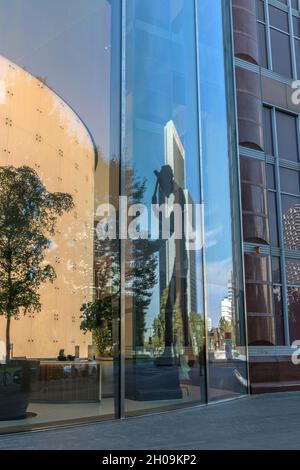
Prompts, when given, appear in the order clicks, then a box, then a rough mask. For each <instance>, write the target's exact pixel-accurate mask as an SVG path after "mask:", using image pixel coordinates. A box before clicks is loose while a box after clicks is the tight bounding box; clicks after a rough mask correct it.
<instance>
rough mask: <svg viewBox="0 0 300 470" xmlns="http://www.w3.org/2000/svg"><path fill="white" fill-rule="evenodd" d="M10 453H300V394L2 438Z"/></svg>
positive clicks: (248, 399)
mask: <svg viewBox="0 0 300 470" xmlns="http://www.w3.org/2000/svg"><path fill="white" fill-rule="evenodd" d="M0 449H1V450H4V449H6V450H10V449H19V450H30V449H34V450H38V449H41V450H78V449H79V450H118V449H119V450H138V449H142V450H203V449H205V450H217V449H219V450H223V449H226V450H246V449H254V450H258V449H276V450H292V449H298V450H299V449H300V393H299V392H292V393H277V394H270V395H256V396H252V397H245V398H240V399H237V400H234V401H228V402H225V403H219V404H213V405H208V406H201V407H200V406H199V407H195V408H188V409H185V410H178V411H173V412H168V413H160V414H154V415H148V416H143V417H135V418H128V419H125V420H121V421H120V420H118V421H117V420H116V421H107V422H99V423H96V424H89V425H85V426H76V427H73V428H71V427H69V428H60V429H52V430H44V431H32V432H28V433H17V434H10V435H0Z"/></svg>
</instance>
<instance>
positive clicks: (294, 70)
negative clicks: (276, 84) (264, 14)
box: [287, 0, 297, 80]
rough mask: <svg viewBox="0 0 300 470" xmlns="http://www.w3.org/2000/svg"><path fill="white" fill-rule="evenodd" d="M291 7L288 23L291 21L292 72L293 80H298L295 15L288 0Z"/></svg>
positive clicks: (288, 0) (289, 0)
mask: <svg viewBox="0 0 300 470" xmlns="http://www.w3.org/2000/svg"><path fill="white" fill-rule="evenodd" d="M287 4H288V7H289V11H288V21H289V30H290V31H289V33H290V48H291V59H292V71H293V78H294V79H295V80H296V78H297V61H296V49H295V40H294V23H293V14H292V5H291V0H287Z"/></svg>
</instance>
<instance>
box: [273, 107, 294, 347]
mask: <svg viewBox="0 0 300 470" xmlns="http://www.w3.org/2000/svg"><path fill="white" fill-rule="evenodd" d="M272 128H273V136H274V137H273V139H274V154H275V182H276V189H277V191H276V200H277V225H278V232H279V234H278V235H279V247H280V267H281V280H282V306H283V323H284V338H285V344H286V346H290V331H289V316H288V298H287V282H286V281H287V280H286V270H285V249H284V233H283V225H282V201H281V185H280V167H279V154H278V139H277V124H276V109H275V107H272Z"/></svg>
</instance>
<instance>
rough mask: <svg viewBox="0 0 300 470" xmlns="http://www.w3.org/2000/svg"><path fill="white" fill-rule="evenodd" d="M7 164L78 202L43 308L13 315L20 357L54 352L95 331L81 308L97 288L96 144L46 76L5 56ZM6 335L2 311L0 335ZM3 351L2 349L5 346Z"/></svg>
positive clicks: (0, 119) (52, 257)
mask: <svg viewBox="0 0 300 470" xmlns="http://www.w3.org/2000/svg"><path fill="white" fill-rule="evenodd" d="M0 84H1V93H0V165H1V166H5V165H13V166H16V167H19V166H22V165H27V166H30V167H32V168H34V169H35V170H36V171H37V173H38V174H39V176H40V177H41V178H42V180H43V182H44V184H45V186H46V188H47V189H48V190H49V191H61V192H67V193H69V194H71V195H72V197H73V200H74V204H75V209H74V210H72V211H71V212H70V213H69V214H65V215H63V216H62V217H61V218H60V219H59V221H58V225H57V231H56V235H55V239H54V240H53V242H52V246H51V248H50V249H49V251H48V252H47V256H46V258H47V261H49V262H50V264H52V265H53V266H54V268H55V271H56V274H57V279H56V281H55V282H54V284H51V283H47V284H45V285H44V286H43V287H42V288H41V291H40V292H41V303H42V311H41V312H39V313H36V314H34V315H28V316H26V317H21V318H20V319H19V320H13V322H12V330H11V331H12V334H11V339H12V344H13V356H14V357H20V356H26V357H32V358H54V357H56V356H57V355H58V351H59V349H64V350H65V353H66V354H72V355H74V353H75V346H79V347H80V357H86V356H87V353H88V344H90V343H91V336H90V335H84V334H83V333H82V332H81V331H80V315H81V313H80V307H81V305H82V303H84V302H86V301H89V300H91V298H92V289H93V214H94V202H93V201H94V167H95V148H94V145H93V142H92V139H91V137H90V135H89V133H88V131H87V129H86V127H85V126H84V125H83V123H82V122H81V121H80V119H79V118H78V117H77V115H76V114H75V113H74V112H73V111H72V110H71V109H70V108H69V107H68V106H67V104H66V103H65V102H64V101H63V100H62V99H61V98H59V97H58V96H57V95H56V94H55V93H54V92H53V91H51V90H50V88H48V87H47V86H46V85H45V84H44V83H43V82H42V81H40V80H39V79H37V78H35V77H33V76H31V75H30V74H29V73H27V72H26V71H24V70H23V69H22V68H20V67H18V66H16V65H15V64H13V63H11V62H10V61H8V60H7V59H5V58H3V57H0ZM4 338H5V324H4V319H3V318H1V317H0V342H1V341H2V347H3V342H4ZM0 353H1V350H0Z"/></svg>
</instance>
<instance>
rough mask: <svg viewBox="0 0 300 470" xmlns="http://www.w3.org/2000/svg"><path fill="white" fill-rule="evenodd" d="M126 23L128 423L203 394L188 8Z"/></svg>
mask: <svg viewBox="0 0 300 470" xmlns="http://www.w3.org/2000/svg"><path fill="white" fill-rule="evenodd" d="M210 16H211V15H210ZM126 18H127V21H126V26H125V28H126V30H125V35H126V46H125V62H126V69H125V74H126V76H125V87H124V90H123V93H124V95H123V100H124V106H125V108H124V111H125V117H124V123H123V124H124V135H123V138H124V146H123V148H124V154H123V175H122V181H123V195H124V196H126V197H127V202H128V211H129V218H128V222H129V230H128V234H127V235H128V239H126V240H124V243H123V248H124V250H122V259H124V260H125V262H126V267H125V268H124V270H125V274H124V278H123V282H124V291H125V299H124V310H125V312H124V313H125V412H126V414H127V415H128V414H134V413H136V412H139V410H143V411H146V410H151V409H154V408H164V409H166V408H169V407H174V406H177V405H181V404H183V403H195V402H201V401H203V400H205V399H206V386H205V341H204V337H205V329H204V308H203V299H202V285H203V282H202V252H201V246H200V244H199V246H197V244H195V245H194V246H193V243H191V242H193V235H192V233H191V232H192V231H193V230H195V229H196V228H197V231H196V238H195V239H194V241H196V240H197V238H199V235H200V233H201V227H200V226H199V219H200V216H201V210H200V207H199V204H200V202H201V197H200V196H201V193H200V172H199V161H200V158H199V155H200V152H199V122H198V107H197V69H196V37H195V2H194V0H184V1H182V0H164V1H162V0H127V1H126ZM134 205H135V206H134ZM188 206H189V208H188ZM150 222H151V224H150ZM188 225H189V226H190V228H191V230H190V231H188V230H187V228H188Z"/></svg>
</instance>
